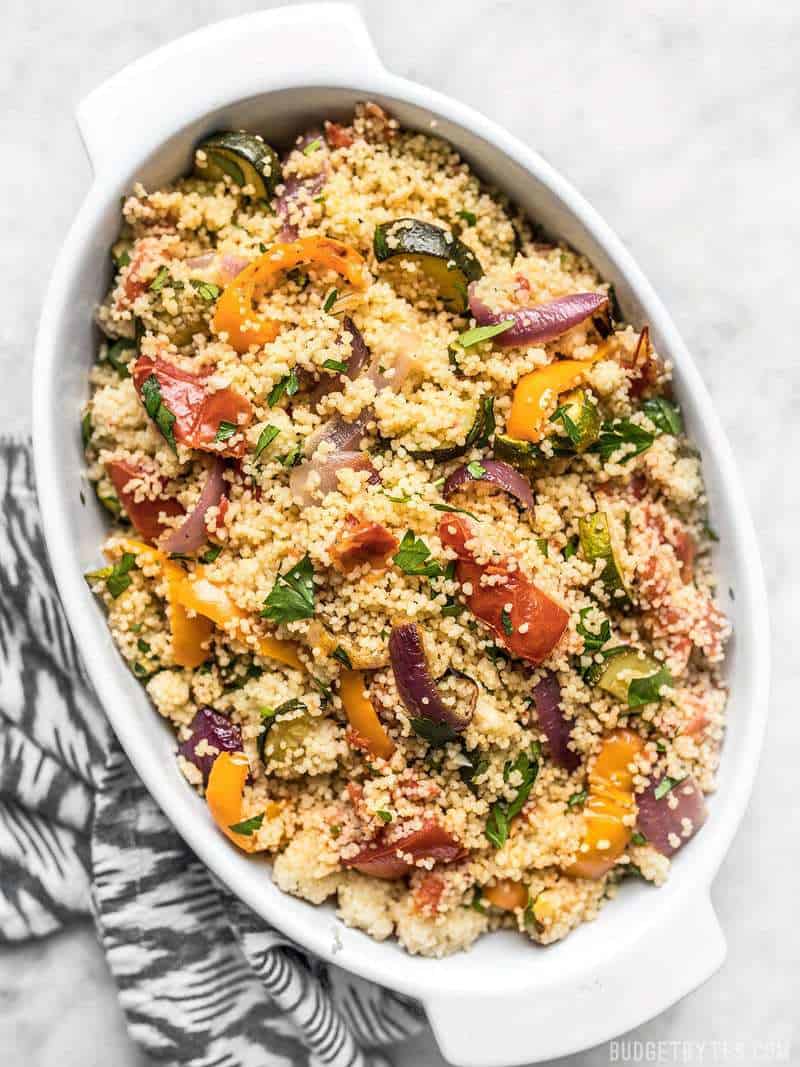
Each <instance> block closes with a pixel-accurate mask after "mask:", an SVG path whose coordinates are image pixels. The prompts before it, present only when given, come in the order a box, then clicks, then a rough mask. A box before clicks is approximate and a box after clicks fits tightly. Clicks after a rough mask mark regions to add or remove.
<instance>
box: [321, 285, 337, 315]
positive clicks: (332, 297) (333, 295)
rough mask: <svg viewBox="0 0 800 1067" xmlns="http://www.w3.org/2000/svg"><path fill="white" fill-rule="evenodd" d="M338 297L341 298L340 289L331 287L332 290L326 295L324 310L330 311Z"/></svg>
mask: <svg viewBox="0 0 800 1067" xmlns="http://www.w3.org/2000/svg"><path fill="white" fill-rule="evenodd" d="M338 299H339V290H338V289H331V291H330V292H329V293H328V295H327V296H326V297H325V302H324V304H323V305H322V310H323V311H330V309H331V308H332V307H333V305H334V304H335V303H336V301H337V300H338Z"/></svg>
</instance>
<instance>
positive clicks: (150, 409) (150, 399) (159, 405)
mask: <svg viewBox="0 0 800 1067" xmlns="http://www.w3.org/2000/svg"><path fill="white" fill-rule="evenodd" d="M142 403H143V404H144V409H145V411H146V412H147V414H148V415H149V416H150V418H151V419H152V420H153V422H154V423H155V424H156V426H157V427H158V429H159V431H160V432H161V436H162V437H163V438H164V440H165V441H166V442H167V444H168V445H169V447H170V448H171V449H172V451H173V452H174V453H175V454H176V455H177V452H178V446H177V445H176V444H175V431H174V426H175V416H174V415H173V414H172V412H171V411H170V410H169V408H168V407H167V405H166V404H165V403H164V401H163V400H162V398H161V386H160V385H159V381H158V378H157V377H156V376H155V374H151V375H150V376H149V378H145V380H144V382H143V383H142Z"/></svg>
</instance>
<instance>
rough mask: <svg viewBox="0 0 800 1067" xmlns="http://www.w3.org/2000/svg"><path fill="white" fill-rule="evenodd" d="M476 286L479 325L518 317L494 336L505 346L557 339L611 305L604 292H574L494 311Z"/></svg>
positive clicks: (472, 299) (473, 301)
mask: <svg viewBox="0 0 800 1067" xmlns="http://www.w3.org/2000/svg"><path fill="white" fill-rule="evenodd" d="M473 286H474V283H473V285H471V286H470V294H469V309H470V311H471V312H472V314H473V316H474V317H475V321H476V322H477V323H478V325H479V326H496V325H497V324H498V323H501V322H507V321H508V320H509V319H513V320H514V325H513V326H511V327H509V329H507V330H505V331H504V332H503V333H500V334H498V335H497V336H496V337H495V338H493V341H494V344H496V345H499V346H500V347H501V348H511V347H513V346H514V345H527V344H532V343H534V342H542V343H544V342H545V341H554V340H555V339H556V337H560V336H561V335H562V334H563V333H566V332H567V330H571V329H572V327H573V326H577V325H578V324H579V323H581V322H584V321H585V320H586V319H588V318H590V317H591V316H592V315H595V314H597V312H598V311H599V310H600V309H601V308H602V307H604V306H606V305H607V304H608V297H607V296H606V295H605V294H604V293H571V294H570V295H569V296H559V297H557V298H556V299H555V300H548V301H547V302H546V303H544V304H533V305H532V306H530V307H524V308H509V309H508V310H506V311H492V309H491V308H490V307H488V305H486V304H484V302H483V301H482V300H480V299H479V298H478V297H477V296H475V292H474V287H473Z"/></svg>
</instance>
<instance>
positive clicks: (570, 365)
mask: <svg viewBox="0 0 800 1067" xmlns="http://www.w3.org/2000/svg"><path fill="white" fill-rule="evenodd" d="M599 358H600V355H598V354H595V355H594V356H593V357H592V358H591V359H560V360H556V361H555V362H554V363H548V365H547V366H546V367H542V368H540V369H539V370H534V371H531V373H530V374H525V375H523V377H522V378H520V380H519V381H518V382H517V387H516V389H515V390H514V398H513V400H512V401H511V412H510V414H509V416H508V422H507V424H506V433H507V434H508V435H509V437H513V438H515V439H516V440H517V441H538V440H540V438H541V437H542V436H543V434H544V429H545V425H546V422H547V419H548V418H549V417H550V416H551V415H552V414H553V412H554V411H555V410H556V408H557V407H558V398H559V396H561V394H562V393H566V392H568V391H569V390H570V389H574V388H575V386H576V385H578V384H579V383H580V382H581V380H582V379H583V377H584V375H585V374H586V372H587V371H588V370H589V369H590V367H591V366H592V364H593V363H595V362H596V361H597V360H598V359H599Z"/></svg>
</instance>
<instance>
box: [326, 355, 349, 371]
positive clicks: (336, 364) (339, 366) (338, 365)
mask: <svg viewBox="0 0 800 1067" xmlns="http://www.w3.org/2000/svg"><path fill="white" fill-rule="evenodd" d="M322 367H323V369H324V370H331V371H335V372H336V373H337V374H346V373H347V364H346V363H344V362H343V361H342V360H341V359H326V360H325V362H324V363H323V364H322Z"/></svg>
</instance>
